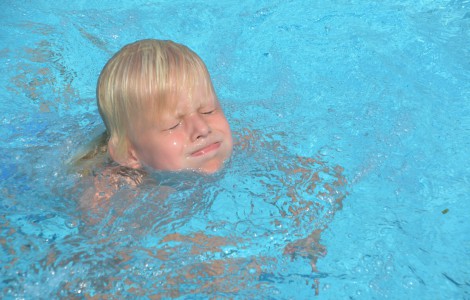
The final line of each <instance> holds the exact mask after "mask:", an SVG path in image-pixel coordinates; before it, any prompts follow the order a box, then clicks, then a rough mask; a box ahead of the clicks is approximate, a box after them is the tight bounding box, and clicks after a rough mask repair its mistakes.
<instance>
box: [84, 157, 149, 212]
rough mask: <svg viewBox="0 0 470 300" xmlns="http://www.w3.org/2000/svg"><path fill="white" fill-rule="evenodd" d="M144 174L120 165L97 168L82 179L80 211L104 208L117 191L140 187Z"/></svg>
mask: <svg viewBox="0 0 470 300" xmlns="http://www.w3.org/2000/svg"><path fill="white" fill-rule="evenodd" d="M145 175H146V173H145V172H144V171H143V170H137V169H131V168H127V167H124V166H120V165H115V164H109V165H106V166H102V167H100V168H97V169H95V170H93V172H91V174H90V175H88V176H87V177H88V178H86V179H84V182H83V184H84V185H85V186H84V193H83V195H82V196H81V198H80V206H81V207H82V209H97V208H99V207H105V206H107V204H108V203H109V200H110V199H111V197H113V196H114V195H115V194H116V193H117V192H118V191H119V190H121V189H123V188H135V187H137V186H138V185H140V184H141V183H142V181H143V179H144V177H145Z"/></svg>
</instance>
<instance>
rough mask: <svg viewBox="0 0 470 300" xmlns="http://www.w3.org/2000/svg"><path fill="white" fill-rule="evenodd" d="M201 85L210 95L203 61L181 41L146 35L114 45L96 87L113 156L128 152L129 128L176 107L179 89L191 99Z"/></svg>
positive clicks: (120, 156) (125, 154)
mask: <svg viewBox="0 0 470 300" xmlns="http://www.w3.org/2000/svg"><path fill="white" fill-rule="evenodd" d="M201 86H202V87H203V88H205V89H206V92H207V94H208V95H209V94H215V93H214V88H213V86H212V82H211V80H210V76H209V72H208V71H207V68H206V66H205V64H204V62H203V61H202V60H201V58H200V57H199V56H198V55H197V54H196V53H194V52H193V51H192V50H191V49H189V48H188V47H186V46H184V45H181V44H178V43H175V42H172V41H162V40H154V39H147V40H141V41H137V42H135V43H132V44H129V45H126V46H124V47H123V48H122V49H121V50H119V51H118V52H117V53H116V54H115V55H114V56H113V57H112V58H111V59H110V60H109V61H108V63H107V64H106V65H105V67H104V68H103V70H102V72H101V74H100V76H99V79H98V86H97V100H98V108H99V112H100V114H101V117H102V119H103V121H104V123H105V126H106V132H107V138H108V140H109V141H108V143H112V145H113V146H114V149H115V158H116V157H117V158H118V159H117V161H118V162H119V158H125V157H126V156H127V153H128V147H129V139H128V135H129V131H131V130H132V129H134V127H135V126H137V125H138V124H141V123H144V122H147V121H149V120H158V117H159V116H160V115H161V113H162V112H163V111H168V110H171V109H175V108H176V105H177V96H178V95H181V94H182V93H184V96H186V97H187V99H188V100H189V101H193V99H192V97H191V95H192V91H193V90H194V89H195V88H196V87H201ZM210 98H211V99H212V98H214V97H210Z"/></svg>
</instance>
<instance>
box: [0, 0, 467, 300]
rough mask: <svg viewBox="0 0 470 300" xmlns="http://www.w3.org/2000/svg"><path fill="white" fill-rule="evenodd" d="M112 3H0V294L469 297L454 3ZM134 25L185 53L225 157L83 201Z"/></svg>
mask: <svg viewBox="0 0 470 300" xmlns="http://www.w3.org/2000/svg"><path fill="white" fill-rule="evenodd" d="M125 2H126V1H86V0H83V1H75V2H74V3H73V4H72V3H69V4H64V3H61V4H60V5H57V4H56V3H54V2H53V1H26V2H24V3H19V2H18V1H8V0H6V1H2V3H1V4H0V6H1V10H0V38H1V39H0V41H1V46H0V63H1V66H2V70H3V72H2V73H1V74H0V79H1V82H2V89H1V91H2V93H1V97H0V107H1V108H2V109H1V113H0V121H1V124H2V125H1V127H0V128H1V129H0V139H1V143H0V147H1V149H2V155H1V156H0V179H1V185H0V201H1V202H0V212H1V213H0V224H1V227H0V230H1V234H0V246H1V248H0V249H1V255H0V279H1V280H0V294H1V296H2V298H4V299H41V298H44V299H51V298H85V299H87V298H93V297H95V298H104V297H105V296H109V297H110V298H116V299H122V298H128V299H135V298H143V299H146V298H155V299H158V298H181V299H187V298H189V299H205V298H207V297H210V296H212V297H215V298H225V297H226V298H240V299H251V298H255V299H312V298H314V297H315V295H316V297H317V298H318V299H345V298H349V299H383V298H389V299H418V298H419V299H470V271H469V270H470V221H469V217H468V215H469V213H470V201H469V200H470V199H469V197H470V196H469V195H470V153H469V152H470V151H469V149H470V138H469V135H470V117H469V116H470V47H469V46H468V45H470V1H466V0H460V1H458V0H448V1H444V0H443V1H431V0H429V1H428V0H421V1H401V0H393V1H354V0H353V1H346V0H343V1H339V0H338V1H329V2H328V3H325V2H324V1H323V2H320V1H318V2H315V1H155V2H153V1H134V3H132V4H125ZM142 38H159V39H172V40H175V41H177V42H180V43H183V44H186V45H188V46H189V47H191V48H192V49H193V50H195V51H196V52H197V53H198V54H200V55H201V57H202V58H203V59H204V61H205V62H206V63H207V65H208V68H209V70H210V72H211V74H212V77H213V81H214V84H215V87H216V90H217V92H218V95H219V98H220V99H221V101H222V102H223V106H224V108H225V111H226V114H227V116H228V119H229V122H230V123H231V126H232V129H233V131H234V132H235V136H236V139H237V141H238V143H237V145H236V147H235V152H234V156H233V158H232V159H231V161H230V162H229V163H228V164H227V167H226V168H225V169H224V170H223V171H222V172H220V173H218V174H215V175H213V176H198V175H195V174H172V175H169V174H160V173H155V174H152V175H150V176H148V178H146V179H145V181H144V183H143V184H142V185H141V186H139V187H138V188H136V189H124V190H122V191H120V192H119V193H118V194H117V195H116V196H115V197H113V198H112V199H111V201H110V204H109V205H108V207H107V208H106V209H103V210H100V211H98V212H90V211H85V210H83V209H80V207H79V204H78V199H79V198H80V196H81V195H82V194H83V192H84V189H85V188H86V183H87V181H86V178H80V176H79V175H78V174H76V173H74V172H70V170H69V168H68V167H67V160H68V159H69V158H70V157H71V156H72V155H73V154H74V153H75V152H76V151H77V149H79V148H80V147H81V146H82V145H84V144H86V143H87V141H90V139H91V137H93V136H95V135H97V134H99V133H100V132H101V131H102V130H103V125H102V123H101V120H100V118H99V115H98V113H97V109H96V105H95V98H94V97H95V85H96V79H97V77H98V75H99V72H100V70H101V68H102V66H103V65H104V63H105V62H106V61H107V59H109V57H110V56H111V55H112V54H113V53H114V52H115V51H117V50H118V49H119V48H120V47H122V46H123V45H124V44H126V43H129V42H132V41H135V40H138V39H142ZM343 176H344V178H343ZM346 181H347V182H346ZM343 197H345V198H344V199H343ZM338 199H343V200H342V202H341V203H342V207H341V205H339V204H340V201H338ZM319 232H321V234H318V233H319ZM318 239H320V240H319V241H318Z"/></svg>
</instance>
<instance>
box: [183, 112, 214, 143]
mask: <svg viewBox="0 0 470 300" xmlns="http://www.w3.org/2000/svg"><path fill="white" fill-rule="evenodd" d="M188 118H189V120H188V122H187V124H188V125H189V127H190V134H191V140H192V141H196V140H198V139H200V138H204V137H207V136H208V135H209V134H210V133H211V128H210V126H209V124H208V123H207V121H206V120H205V119H204V117H203V116H201V115H200V114H199V113H193V114H191V115H189V116H188Z"/></svg>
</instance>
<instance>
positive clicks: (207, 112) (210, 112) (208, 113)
mask: <svg viewBox="0 0 470 300" xmlns="http://www.w3.org/2000/svg"><path fill="white" fill-rule="evenodd" d="M213 112H215V109H212V110H209V111H203V112H201V114H203V115H210V114H212V113H213Z"/></svg>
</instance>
